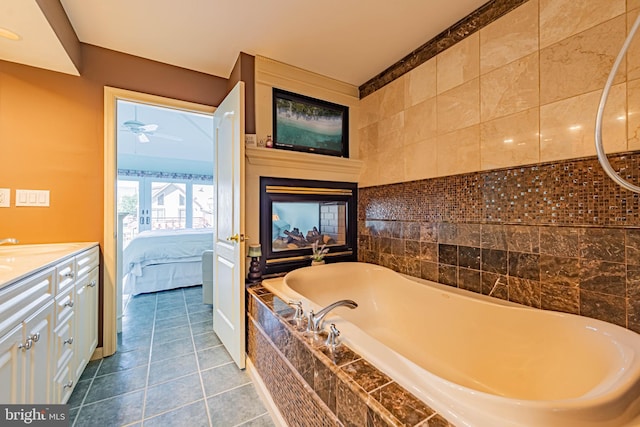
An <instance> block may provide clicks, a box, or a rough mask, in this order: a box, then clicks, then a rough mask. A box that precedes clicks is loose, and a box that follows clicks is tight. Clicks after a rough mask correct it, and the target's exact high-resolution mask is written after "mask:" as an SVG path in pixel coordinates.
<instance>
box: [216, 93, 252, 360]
mask: <svg viewBox="0 0 640 427" xmlns="http://www.w3.org/2000/svg"><path fill="white" fill-rule="evenodd" d="M213 119H214V126H215V152H214V156H215V160H214V161H215V168H214V171H215V174H216V184H215V186H216V188H215V197H216V227H215V236H214V239H215V241H214V244H215V251H214V270H213V271H214V272H213V277H214V280H213V289H214V291H213V292H214V294H213V330H214V331H215V333H216V334H217V335H218V337H219V338H220V341H222V343H223V344H224V346H225V347H226V349H227V351H228V352H229V354H230V355H231V357H232V358H233V360H234V362H236V365H238V367H239V368H241V369H243V368H244V367H245V313H244V310H245V308H244V259H245V243H244V241H245V236H244V82H239V83H238V84H237V85H236V86H235V87H234V88H233V90H232V91H231V92H230V93H229V94H228V95H227V97H226V98H225V99H224V101H222V103H221V104H220V105H219V106H218V108H217V110H216V112H215V113H214V114H213Z"/></svg>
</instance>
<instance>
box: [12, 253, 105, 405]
mask: <svg viewBox="0 0 640 427" xmlns="http://www.w3.org/2000/svg"><path fill="white" fill-rule="evenodd" d="M80 248H81V249H80V250H74V251H68V252H69V255H68V256H66V255H65V252H62V254H58V255H57V256H56V258H55V259H54V261H53V262H50V263H48V264H47V263H45V264H44V265H41V266H40V267H39V268H36V269H34V270H33V272H32V273H27V274H24V275H23V276H21V277H20V278H19V279H18V280H17V281H14V282H10V283H8V284H6V285H4V286H2V287H1V288H0V384H2V386H1V387H0V402H2V403H66V401H67V400H68V398H69V396H70V395H71V392H72V391H73V387H74V386H75V383H76V382H77V379H78V378H79V376H80V375H81V374H82V371H83V370H84V368H85V366H86V364H87V363H88V362H89V359H90V358H91V355H92V354H93V352H94V351H95V349H96V345H97V337H98V263H99V252H98V247H97V245H95V244H82V245H80ZM25 256H28V252H27V251H25ZM0 258H1V252H0Z"/></svg>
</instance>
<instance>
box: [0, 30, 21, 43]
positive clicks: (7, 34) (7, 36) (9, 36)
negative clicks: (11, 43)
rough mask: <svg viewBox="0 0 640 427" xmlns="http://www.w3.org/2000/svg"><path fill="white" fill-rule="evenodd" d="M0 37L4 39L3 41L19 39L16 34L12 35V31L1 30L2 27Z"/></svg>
mask: <svg viewBox="0 0 640 427" xmlns="http://www.w3.org/2000/svg"><path fill="white" fill-rule="evenodd" d="M0 37H4V38H5V39H9V40H20V39H21V37H20V36H19V35H17V34H16V33H14V32H13V31H11V30H7V29H6V28H2V27H0Z"/></svg>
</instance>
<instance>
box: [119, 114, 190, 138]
mask: <svg viewBox="0 0 640 427" xmlns="http://www.w3.org/2000/svg"><path fill="white" fill-rule="evenodd" d="M122 125H123V126H124V130H128V131H129V132H131V133H133V134H134V135H136V136H137V137H138V141H139V142H142V143H145V142H149V137H150V136H152V135H153V136H157V137H159V138H165V139H170V140H172V141H182V138H178V137H176V136H171V135H166V134H163V133H156V131H157V130H158V127H159V126H158V125H157V124H153V123H150V124H145V123H142V122H141V121H139V120H138V107H134V119H133V120H127V121H126V122H124V123H123V124H122Z"/></svg>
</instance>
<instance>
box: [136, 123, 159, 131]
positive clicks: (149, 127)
mask: <svg viewBox="0 0 640 427" xmlns="http://www.w3.org/2000/svg"><path fill="white" fill-rule="evenodd" d="M139 129H140V130H141V131H142V132H154V131H156V130H158V125H154V124H150V125H144V126H140V127H139Z"/></svg>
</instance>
